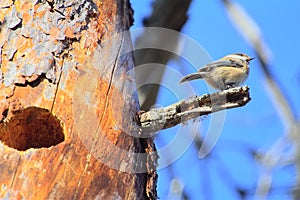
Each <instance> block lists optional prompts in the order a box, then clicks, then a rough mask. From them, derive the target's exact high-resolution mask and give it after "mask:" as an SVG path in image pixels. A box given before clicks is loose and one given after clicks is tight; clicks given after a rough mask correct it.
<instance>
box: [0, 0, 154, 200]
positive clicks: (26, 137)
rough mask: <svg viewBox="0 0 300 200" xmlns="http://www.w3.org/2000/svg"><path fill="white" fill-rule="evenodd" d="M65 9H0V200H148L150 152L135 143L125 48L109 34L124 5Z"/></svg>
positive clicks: (19, 5) (18, 4)
mask: <svg viewBox="0 0 300 200" xmlns="http://www.w3.org/2000/svg"><path fill="white" fill-rule="evenodd" d="M63 2H66V3H65V4H67V3H68V2H69V1H63ZM70 2H71V3H70ZM70 2H69V3H70V5H64V6H65V8H64V9H62V6H63V5H56V4H55V2H52V1H45V2H42V3H41V2H38V3H36V2H35V1H30V0H27V1H5V5H2V7H1V8H0V10H1V12H0V22H1V29H0V53H1V59H0V65H1V70H2V71H1V74H2V75H1V76H0V77H1V83H0V91H1V92H0V102H1V103H0V104H1V105H0V108H1V109H0V115H1V116H0V120H1V124H0V140H1V143H0V174H1V176H0V198H4V197H9V198H11V199H96V198H98V199H120V198H122V199H155V198H156V192H155V184H156V173H155V170H154V168H155V165H156V156H155V155H156V154H155V147H154V144H153V141H152V139H140V138H139V137H137V136H138V135H139V131H140V129H139V128H138V127H137V126H136V124H135V122H134V119H135V113H136V111H137V109H138V106H137V101H136V96H135V95H134V90H135V88H134V81H133V79H134V78H133V76H132V74H131V73H128V72H127V71H128V70H130V69H131V68H132V67H133V59H132V55H131V54H125V53H124V55H123V53H122V52H124V51H125V50H126V48H129V46H130V43H128V38H126V36H125V35H123V34H117V35H116V33H119V32H121V31H124V30H127V29H128V28H129V26H130V23H131V20H132V19H131V10H130V7H129V4H128V2H127V1H125V0H114V1H111V0H105V1H95V2H93V1H70ZM62 4H63V3H62ZM75 11H76V12H77V13H75V14H74V12H75ZM78 13H81V14H78ZM82 13H85V14H82ZM77 14H78V15H77ZM6 16H10V17H11V18H10V19H8V18H7V17H6ZM46 16H49V17H46ZM56 20H57V21H56ZM55 25H57V26H55ZM27 26H29V27H30V28H28V27H27ZM24 27H25V28H24ZM26 27H27V28H26ZM43 45H44V46H43ZM151 152H152V153H151ZM150 153H151V154H150Z"/></svg>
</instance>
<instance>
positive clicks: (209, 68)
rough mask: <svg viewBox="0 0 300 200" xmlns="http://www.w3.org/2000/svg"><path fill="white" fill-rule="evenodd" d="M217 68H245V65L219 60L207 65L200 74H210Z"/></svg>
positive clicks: (233, 61) (200, 70)
mask: <svg viewBox="0 0 300 200" xmlns="http://www.w3.org/2000/svg"><path fill="white" fill-rule="evenodd" d="M216 67H237V68H240V67H243V63H241V62H239V61H236V60H231V59H230V60H217V61H214V62H211V63H208V64H206V65H205V66H204V67H202V68H200V69H199V70H198V71H199V72H210V71H212V70H213V69H214V68H216Z"/></svg>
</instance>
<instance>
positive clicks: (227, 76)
mask: <svg viewBox="0 0 300 200" xmlns="http://www.w3.org/2000/svg"><path fill="white" fill-rule="evenodd" d="M253 59H254V58H251V57H250V56H248V55H246V54H243V53H234V54H229V55H227V56H224V57H223V58H221V59H219V60H216V61H213V62H211V63H208V64H206V65H204V66H203V67H202V68H200V69H199V70H198V71H197V72H196V73H193V74H189V75H187V76H185V77H183V78H182V79H181V80H180V82H179V83H183V82H186V81H191V80H195V79H204V80H205V81H206V82H207V83H208V84H209V85H210V86H212V87H213V88H215V89H217V90H226V89H229V88H233V87H237V86H240V85H241V84H242V83H244V82H245V80H246V79H247V77H248V74H249V62H250V60H253Z"/></svg>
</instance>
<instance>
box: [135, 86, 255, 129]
mask: <svg viewBox="0 0 300 200" xmlns="http://www.w3.org/2000/svg"><path fill="white" fill-rule="evenodd" d="M250 100H251V98H250V95H249V87H248V86H244V87H237V88H232V89H229V90H224V91H221V92H217V93H213V94H204V95H202V96H199V97H198V96H195V97H193V98H191V99H188V100H182V101H179V102H177V103H174V104H172V105H170V106H167V107H164V108H155V109H151V110H149V111H147V112H141V113H139V120H140V124H141V126H142V128H143V129H144V131H145V132H155V131H159V130H162V129H167V128H170V127H173V126H176V125H177V124H180V123H185V122H187V121H188V120H190V119H194V118H196V117H199V116H202V115H207V114H210V113H213V112H217V111H220V110H225V109H230V108H236V107H241V106H244V105H246V104H247V103H248V102H249V101H250Z"/></svg>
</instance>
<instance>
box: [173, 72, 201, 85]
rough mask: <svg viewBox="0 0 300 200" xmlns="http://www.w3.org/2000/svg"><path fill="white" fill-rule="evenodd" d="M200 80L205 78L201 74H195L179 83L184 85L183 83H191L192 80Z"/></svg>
mask: <svg viewBox="0 0 300 200" xmlns="http://www.w3.org/2000/svg"><path fill="white" fill-rule="evenodd" d="M200 78H203V77H202V75H201V74H200V73H193V74H189V75H187V76H185V77H183V78H182V79H181V80H180V81H179V83H183V82H186V81H191V80H195V79H200Z"/></svg>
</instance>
